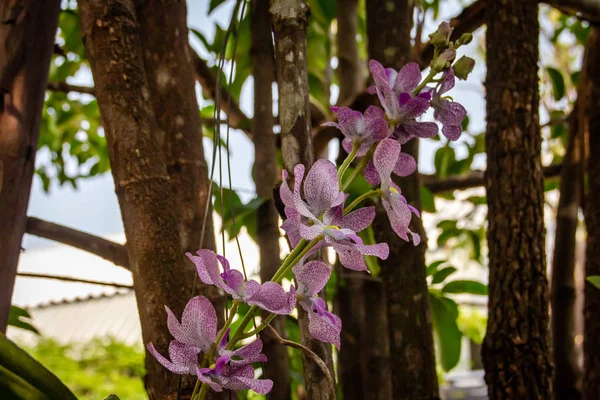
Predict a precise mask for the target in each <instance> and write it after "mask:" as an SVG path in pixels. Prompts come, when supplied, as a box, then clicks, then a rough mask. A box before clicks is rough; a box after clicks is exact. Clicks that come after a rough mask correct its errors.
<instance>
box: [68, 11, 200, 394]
mask: <svg viewBox="0 0 600 400" xmlns="http://www.w3.org/2000/svg"><path fill="white" fill-rule="evenodd" d="M78 5H79V11H80V16H81V30H82V36H83V42H84V44H85V48H86V51H87V54H88V57H89V61H90V66H91V68H92V74H93V77H94V81H95V83H96V85H95V86H96V91H97V97H98V105H99V107H100V114H101V117H102V125H103V127H104V131H105V134H106V139H107V142H108V152H109V159H110V162H111V171H112V174H113V178H114V181H115V190H116V193H117V197H118V200H119V205H120V208H121V215H122V218H123V223H124V226H125V234H126V237H127V249H128V254H129V263H130V267H131V271H132V273H133V279H134V282H135V285H134V287H135V293H136V299H137V304H138V311H139V313H140V320H141V324H142V336H143V340H144V343H149V342H152V343H154V345H155V346H156V347H157V348H158V349H160V350H163V351H164V350H165V349H167V347H168V344H169V342H170V341H171V335H170V334H169V331H168V329H167V323H166V322H167V321H166V315H165V312H164V305H169V307H170V308H171V309H172V310H173V311H174V313H175V314H176V315H180V314H181V312H182V311H183V308H184V306H185V304H186V302H187V300H188V299H189V296H190V293H191V292H192V284H193V280H192V279H190V278H191V276H193V275H192V270H191V269H190V267H189V265H187V264H186V263H185V262H184V257H183V254H182V251H181V250H182V248H183V247H182V245H181V241H180V239H179V225H178V223H177V217H178V216H179V214H178V212H177V210H176V204H177V203H176V199H175V198H174V191H173V188H172V186H171V180H170V178H169V174H168V172H167V163H166V160H165V157H164V154H163V151H162V148H161V145H160V139H161V138H160V135H159V130H158V129H157V122H156V119H155V118H154V112H153V109H152V104H151V100H150V93H151V92H150V88H149V85H148V81H147V76H146V72H145V69H144V59H143V54H142V51H141V48H142V47H141V42H140V38H139V35H140V30H139V25H138V20H137V18H136V15H135V7H134V4H133V2H132V0H109V1H100V0H81V1H79V3H78ZM146 368H147V371H148V372H147V376H146V387H147V390H148V393H149V395H150V398H151V399H166V398H175V396H176V392H177V381H178V377H177V376H176V375H174V374H172V373H170V372H169V371H167V370H166V369H165V368H163V367H161V366H160V365H159V364H158V363H157V362H156V361H154V359H153V358H151V357H148V358H147V360H146ZM185 387H187V385H185Z"/></svg>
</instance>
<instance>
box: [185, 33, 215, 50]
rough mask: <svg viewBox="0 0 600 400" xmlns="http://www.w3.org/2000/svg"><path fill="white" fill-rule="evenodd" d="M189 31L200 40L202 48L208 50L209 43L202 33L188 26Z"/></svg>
mask: <svg viewBox="0 0 600 400" xmlns="http://www.w3.org/2000/svg"><path fill="white" fill-rule="evenodd" d="M190 31H192V33H193V34H194V35H195V36H196V37H197V38H198V40H200V42H202V45H204V48H205V49H206V50H209V49H210V48H211V46H210V43H209V42H208V40H206V37H205V36H204V35H203V34H202V32H200V31H199V30H197V29H194V28H190Z"/></svg>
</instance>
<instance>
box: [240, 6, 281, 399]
mask: <svg viewBox="0 0 600 400" xmlns="http://www.w3.org/2000/svg"><path fill="white" fill-rule="evenodd" d="M250 31H251V35H252V38H251V40H252V47H251V50H250V59H251V62H252V71H253V72H252V75H253V76H254V117H253V119H252V124H253V127H252V134H253V138H254V183H255V184H256V194H257V196H259V197H261V198H263V199H265V200H266V201H265V203H263V204H262V205H261V206H260V208H259V209H258V211H257V216H256V218H257V230H258V232H260V235H258V248H259V252H260V278H261V280H262V281H263V282H266V281H268V280H270V279H271V278H272V277H273V275H274V274H275V272H277V269H278V268H279V266H280V265H281V259H280V257H279V253H280V249H279V237H280V236H279V216H278V214H277V210H276V209H275V205H274V202H273V187H274V186H275V184H276V183H277V147H276V137H275V133H274V132H273V125H274V118H273V93H272V84H273V81H274V80H275V59H274V55H273V37H272V35H271V16H270V14H269V2H267V1H261V0H253V1H252V10H251V13H250ZM264 316H266V313H264V314H263V317H264ZM271 326H272V327H273V328H275V329H276V330H277V332H278V333H279V335H280V336H282V337H285V319H284V317H276V318H275V319H274V320H273V321H272V322H271ZM260 337H261V339H262V341H263V343H264V348H263V353H264V354H265V355H266V356H267V359H268V360H269V361H268V362H267V363H264V364H263V370H264V375H265V378H269V379H271V380H273V390H272V391H271V393H269V399H270V400H287V399H289V398H290V390H291V388H290V368H289V357H288V353H287V349H286V348H285V347H284V346H283V345H281V344H280V343H279V341H278V340H277V339H276V338H275V337H273V334H272V333H271V332H270V331H269V330H264V331H263V332H262V333H261V335H260Z"/></svg>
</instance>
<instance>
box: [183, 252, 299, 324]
mask: <svg viewBox="0 0 600 400" xmlns="http://www.w3.org/2000/svg"><path fill="white" fill-rule="evenodd" d="M196 254H197V255H196V256H194V255H192V254H190V253H186V256H187V257H188V258H189V259H190V260H191V261H192V262H193V263H194V264H195V265H196V270H197V271H198V276H199V277H200V280H201V281H202V282H204V283H206V284H207V285H214V286H217V287H218V288H221V289H223V290H224V291H225V292H226V293H228V294H230V295H231V296H232V297H233V298H234V300H238V301H242V302H244V303H246V304H249V305H256V306H258V307H260V308H262V309H263V310H267V311H269V312H272V313H274V314H283V315H287V314H290V313H291V312H292V310H293V309H294V307H295V305H296V293H295V289H294V287H292V288H290V291H289V292H287V293H286V292H285V290H284V289H283V287H281V285H279V284H278V283H275V282H265V283H263V284H262V285H261V284H260V283H258V282H256V281H255V280H249V281H248V282H246V281H244V276H243V275H242V273H241V272H240V271H238V270H234V269H231V267H230V265H229V261H227V259H226V258H225V257H222V256H219V255H217V254H215V253H214V252H213V251H211V250H199V251H198V252H197V253H196ZM219 263H221V265H222V266H223V271H224V272H223V273H219V271H220V269H219Z"/></svg>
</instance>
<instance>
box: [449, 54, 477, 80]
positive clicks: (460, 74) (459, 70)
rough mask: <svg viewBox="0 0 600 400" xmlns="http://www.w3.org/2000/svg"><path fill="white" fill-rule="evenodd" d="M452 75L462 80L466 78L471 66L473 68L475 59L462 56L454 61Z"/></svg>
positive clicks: (471, 69)
mask: <svg viewBox="0 0 600 400" xmlns="http://www.w3.org/2000/svg"><path fill="white" fill-rule="evenodd" d="M452 68H454V76H456V77H457V78H458V79H462V80H463V81H464V80H466V79H467V77H468V76H469V74H470V73H471V71H473V68H475V60H473V59H472V58H471V57H467V56H462V57H461V58H460V59H459V60H458V61H457V62H455V63H454V66H453V67H452Z"/></svg>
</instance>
